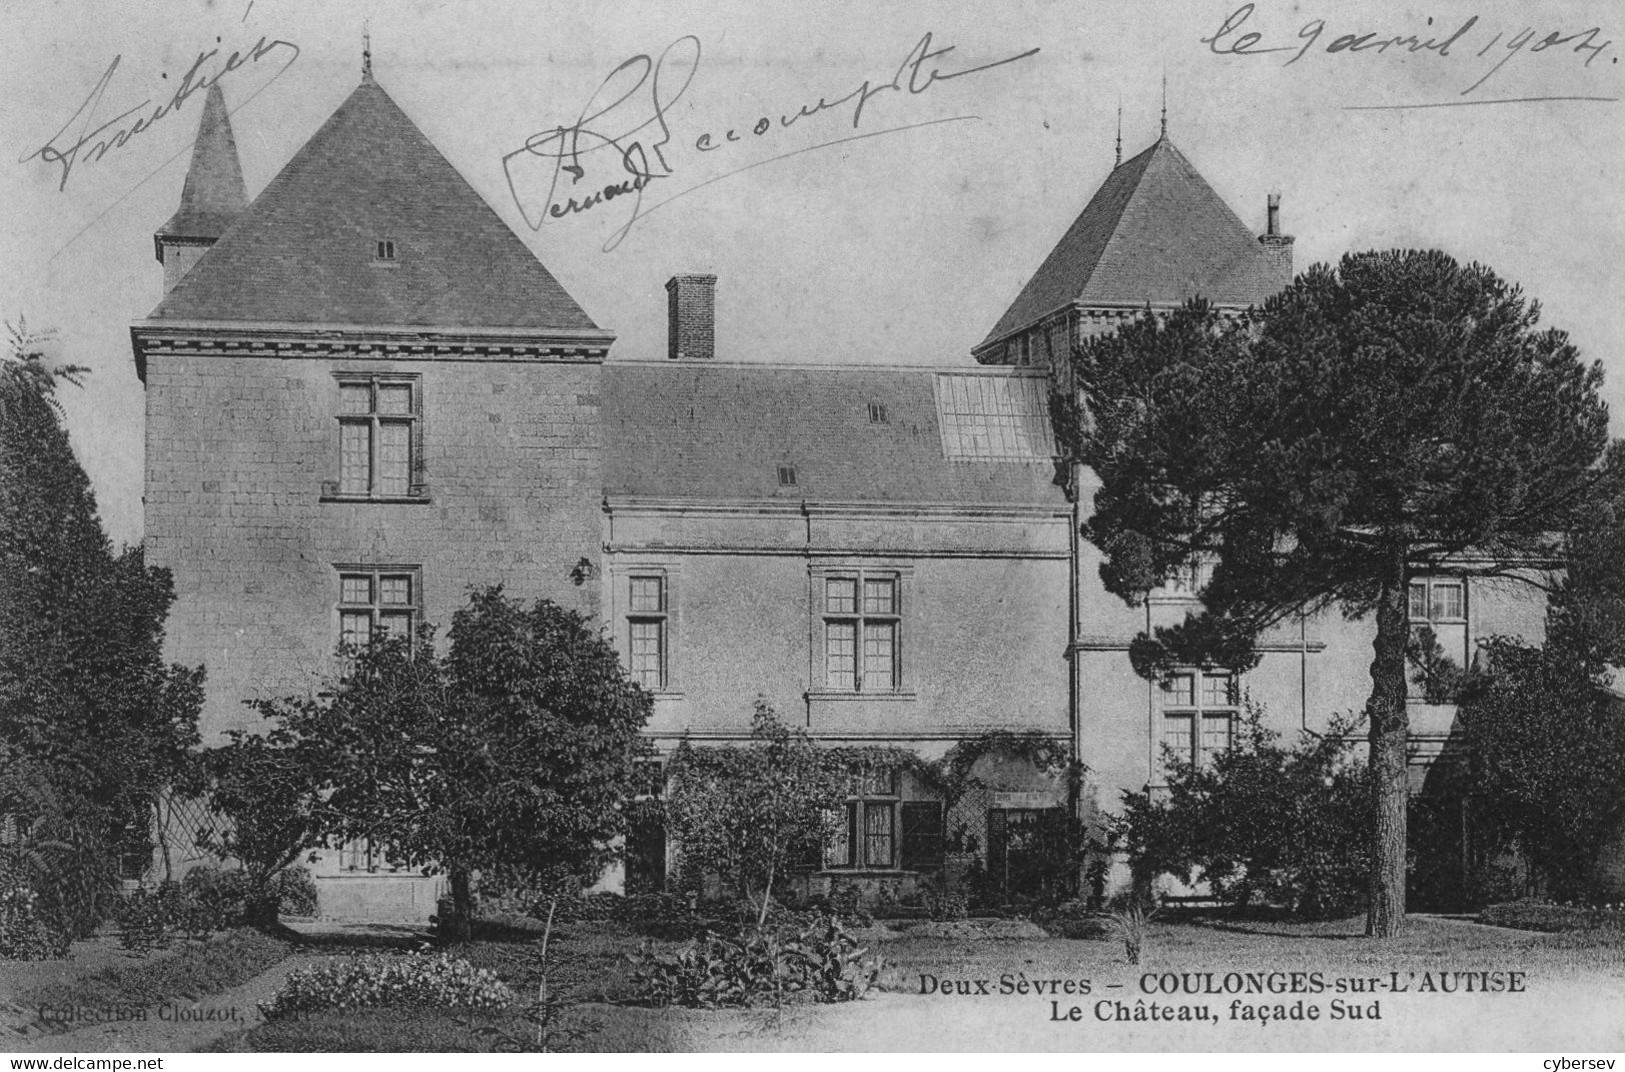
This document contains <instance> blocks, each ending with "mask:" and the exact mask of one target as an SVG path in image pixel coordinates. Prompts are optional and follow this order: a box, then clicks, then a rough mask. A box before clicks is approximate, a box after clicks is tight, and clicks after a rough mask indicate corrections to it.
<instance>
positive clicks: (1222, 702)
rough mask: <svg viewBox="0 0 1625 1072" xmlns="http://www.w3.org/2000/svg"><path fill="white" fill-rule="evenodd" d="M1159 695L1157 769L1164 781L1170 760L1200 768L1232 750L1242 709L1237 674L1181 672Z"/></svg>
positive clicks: (1176, 674)
mask: <svg viewBox="0 0 1625 1072" xmlns="http://www.w3.org/2000/svg"><path fill="white" fill-rule="evenodd" d="M1159 691H1160V696H1161V704H1160V707H1161V711H1160V714H1159V717H1160V718H1161V720H1162V734H1161V738H1162V746H1163V747H1162V748H1161V749H1160V750H1159V752H1160V754H1159V756H1158V764H1157V765H1158V767H1159V768H1160V769H1161V771H1162V774H1163V779H1164V780H1166V778H1167V775H1168V774H1169V773H1171V771H1170V764H1169V760H1170V757H1172V758H1177V759H1179V760H1183V761H1184V762H1186V763H1190V764H1192V765H1194V766H1196V767H1198V768H1201V767H1206V766H1208V765H1209V764H1211V763H1212V762H1213V759H1214V757H1216V756H1217V755H1219V754H1220V753H1221V752H1224V751H1227V750H1228V749H1229V748H1230V746H1231V743H1232V742H1233V741H1234V740H1235V731H1236V720H1237V717H1238V716H1239V714H1240V706H1241V704H1240V694H1239V692H1238V686H1237V684H1236V675H1235V674H1234V673H1232V672H1231V671H1229V670H1215V669H1209V670H1195V669H1192V670H1180V671H1177V672H1175V673H1174V675H1173V676H1172V677H1171V678H1169V679H1168V680H1167V681H1166V682H1164V683H1163V684H1162V686H1161V687H1160V690H1159Z"/></svg>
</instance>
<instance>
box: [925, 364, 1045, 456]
mask: <svg viewBox="0 0 1625 1072" xmlns="http://www.w3.org/2000/svg"><path fill="white" fill-rule="evenodd" d="M1045 382H1046V381H1044V380H1042V379H1039V378H1037V377H1032V376H1008V377H1006V376H986V375H977V376H970V375H958V374H954V373H938V374H937V385H936V386H937V418H938V423H939V424H940V425H941V428H942V454H943V457H945V458H947V459H948V460H950V461H1042V460H1047V459H1049V458H1052V457H1054V456H1055V437H1054V435H1053V434H1052V433H1051V431H1050V426H1049V400H1048V398H1047V397H1046V392H1045Z"/></svg>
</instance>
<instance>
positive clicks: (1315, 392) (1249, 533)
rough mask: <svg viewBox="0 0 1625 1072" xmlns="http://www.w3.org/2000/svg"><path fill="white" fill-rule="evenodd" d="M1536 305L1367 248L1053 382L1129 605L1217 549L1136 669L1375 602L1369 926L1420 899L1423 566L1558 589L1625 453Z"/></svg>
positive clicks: (1080, 357) (1363, 611)
mask: <svg viewBox="0 0 1625 1072" xmlns="http://www.w3.org/2000/svg"><path fill="white" fill-rule="evenodd" d="M1539 316H1540V311H1539V306H1538V304H1536V303H1534V302H1531V301H1528V300H1526V299H1525V298H1524V296H1523V295H1522V293H1521V292H1520V290H1519V289H1518V288H1517V287H1516V286H1513V285H1512V284H1509V283H1507V282H1505V281H1504V280H1502V279H1500V278H1499V277H1497V276H1496V275H1495V273H1494V272H1492V271H1490V270H1489V269H1488V268H1485V267H1482V266H1479V265H1471V266H1466V267H1463V266H1461V265H1459V264H1457V263H1456V262H1455V261H1454V260H1453V259H1451V258H1450V257H1449V256H1447V255H1445V254H1443V253H1439V252H1436V251H1391V252H1370V253H1361V254H1351V255H1348V256H1345V257H1344V258H1343V259H1342V261H1341V263H1340V264H1338V265H1337V266H1335V267H1333V266H1328V265H1317V266H1315V267H1313V268H1311V269H1309V270H1308V271H1307V272H1305V273H1304V274H1303V275H1301V276H1299V277H1298V279H1297V280H1296V281H1295V282H1293V283H1292V284H1291V285H1290V286H1289V287H1288V288H1287V289H1286V290H1284V291H1282V292H1281V293H1280V294H1278V295H1277V296H1275V297H1274V298H1272V299H1271V300H1270V301H1268V302H1267V303H1265V305H1264V306H1263V307H1262V309H1259V310H1256V311H1255V312H1254V313H1253V314H1251V315H1250V316H1249V317H1248V318H1246V319H1243V320H1241V321H1239V322H1230V323H1227V322H1225V321H1223V320H1222V319H1221V318H1220V317H1219V315H1218V313H1217V312H1216V311H1215V310H1214V309H1212V308H1211V307H1210V306H1208V305H1206V304H1205V303H1203V302H1200V301H1196V302H1192V303H1190V304H1189V305H1187V306H1186V307H1184V308H1183V309H1181V310H1179V311H1177V312H1175V313H1174V314H1172V315H1170V316H1168V317H1166V318H1157V317H1153V316H1149V315H1148V316H1147V317H1145V318H1143V319H1141V320H1139V321H1137V322H1134V323H1132V324H1130V325H1128V326H1127V327H1125V328H1124V329H1123V330H1121V331H1119V332H1117V333H1116V334H1113V335H1109V336H1103V337H1099V338H1095V339H1090V340H1086V341H1085V342H1084V343H1083V344H1082V345H1080V346H1079V347H1077V348H1076V350H1075V352H1074V353H1073V355H1072V359H1071V370H1070V371H1071V374H1072V378H1073V382H1074V383H1076V384H1078V385H1079V386H1080V390H1079V391H1078V393H1077V394H1076V395H1075V396H1068V395H1059V394H1058V395H1057V397H1056V399H1055V403H1054V412H1055V416H1056V424H1057V428H1058V431H1059V432H1060V436H1061V439H1062V441H1063V443H1064V448H1063V449H1065V450H1066V451H1067V455H1068V460H1070V461H1077V462H1081V463H1083V464H1084V465H1086V466H1088V467H1089V469H1091V470H1092V471H1093V472H1094V474H1095V475H1096V477H1097V478H1098V480H1099V486H1098V490H1096V491H1095V493H1094V513H1093V516H1092V517H1091V518H1090V520H1089V521H1088V522H1087V524H1086V526H1085V530H1084V531H1085V534H1086V535H1087V536H1088V537H1089V538H1090V539H1091V540H1092V541H1093V542H1094V543H1095V544H1096V545H1097V546H1099V547H1100V548H1101V549H1102V550H1103V551H1104V552H1105V561H1104V564H1103V565H1102V567H1101V575H1102V579H1103V580H1104V582H1105V584H1106V586H1107V588H1108V589H1109V590H1110V591H1112V592H1113V593H1115V594H1117V595H1119V596H1120V597H1123V598H1125V599H1128V600H1131V601H1135V600H1138V599H1140V598H1142V597H1143V594H1144V593H1145V592H1146V590H1147V589H1149V588H1152V587H1154V586H1156V585H1157V584H1158V583H1160V582H1161V580H1162V579H1163V578H1165V577H1167V576H1170V575H1171V574H1172V573H1173V571H1175V570H1176V569H1178V568H1180V567H1182V566H1184V565H1186V564H1188V563H1189V561H1190V560H1191V558H1192V557H1193V556H1211V557H1212V558H1213V559H1214V560H1215V562H1216V566H1215V569H1214V572H1213V576H1212V580H1211V582H1210V583H1209V584H1208V586H1207V587H1206V589H1205V590H1204V591H1203V592H1202V593H1201V598H1202V610H1201V612H1200V613H1196V614H1192V615H1190V616H1189V617H1187V619H1186V620H1185V621H1184V622H1183V623H1181V624H1179V625H1177V626H1174V627H1171V628H1167V629H1159V630H1157V631H1156V634H1155V635H1154V636H1142V637H1140V638H1139V639H1138V640H1137V641H1136V643H1135V646H1134V649H1133V651H1132V652H1131V655H1132V657H1133V659H1134V662H1135V666H1136V669H1138V670H1139V671H1140V672H1141V673H1143V674H1145V675H1146V676H1148V677H1162V676H1166V675H1167V674H1168V673H1169V672H1170V671H1171V669H1172V668H1173V667H1174V666H1176V665H1181V664H1187V665H1188V664H1191V663H1217V664H1221V665H1227V666H1231V667H1235V668H1237V669H1246V668H1247V667H1249V666H1251V665H1253V664H1254V663H1256V661H1257V655H1256V652H1255V651H1254V647H1253V643H1254V640H1255V638H1257V637H1258V636H1259V634H1260V633H1261V632H1263V631H1264V630H1265V629H1268V628H1270V627H1271V626H1273V625H1275V624H1276V623H1278V622H1281V621H1283V620H1285V619H1287V618H1289V617H1294V616H1296V615H1298V614H1300V613H1316V612H1319V611H1322V610H1326V609H1328V608H1332V607H1337V608H1340V609H1341V610H1342V611H1343V612H1344V613H1345V614H1347V615H1349V616H1350V617H1353V618H1365V617H1370V618H1374V619H1375V622H1376V636H1375V640H1374V657H1373V660H1372V663H1371V678H1372V690H1371V695H1370V699H1369V701H1368V703H1367V707H1366V715H1367V718H1368V719H1369V734H1370V744H1371V749H1370V762H1371V770H1372V774H1373V782H1374V789H1373V794H1374V806H1375V830H1376V834H1375V844H1374V846H1373V849H1374V851H1373V853H1372V859H1373V864H1372V868H1373V870H1372V875H1371V891H1370V901H1369V906H1368V919H1367V929H1368V932H1369V933H1371V934H1373V935H1377V936H1389V935H1392V934H1395V933H1397V931H1398V929H1399V927H1400V924H1401V921H1402V919H1403V915H1404V904H1405V853H1406V840H1405V839H1406V833H1405V823H1406V800H1407V795H1406V739H1407V733H1408V722H1407V714H1406V691H1407V686H1406V673H1405V659H1406V646H1407V641H1408V639H1409V626H1408V620H1407V613H1408V606H1407V593H1408V586H1409V582H1410V579H1411V578H1412V577H1413V576H1417V575H1421V574H1426V573H1428V572H1430V571H1434V570H1437V569H1439V568H1441V567H1443V566H1446V565H1448V566H1449V567H1450V569H1451V571H1452V572H1455V573H1465V574H1469V575H1479V576H1485V575H1493V576H1500V577H1513V578H1518V579H1522V580H1526V581H1529V582H1531V583H1532V584H1535V585H1540V586H1549V585H1550V584H1551V583H1552V582H1551V576H1552V574H1551V572H1550V568H1551V567H1553V566H1555V565H1559V564H1560V563H1561V560H1562V557H1563V552H1564V548H1565V540H1564V536H1565V533H1566V532H1568V531H1569V530H1573V529H1576V528H1578V527H1580V526H1582V525H1584V524H1585V523H1586V521H1587V519H1588V518H1589V517H1590V515H1591V514H1592V513H1593V512H1595V510H1596V509H1597V508H1598V507H1599V505H1600V504H1602V503H1605V502H1608V501H1612V500H1613V498H1614V492H1613V489H1615V488H1617V487H1618V486H1619V483H1620V479H1619V477H1620V472H1621V470H1622V469H1625V465H1622V464H1621V463H1622V462H1625V454H1622V453H1621V452H1620V451H1619V450H1617V449H1615V450H1610V448H1609V440H1608V412H1607V408H1606V406H1605V405H1604V404H1603V402H1602V401H1601V399H1600V398H1599V396H1598V389H1599V387H1600V385H1601V381H1602V370H1601V367H1600V365H1596V364H1591V365H1587V364H1586V363H1584V362H1583V361H1582V360H1581V358H1580V354H1579V352H1578V351H1577V350H1576V348H1575V347H1574V346H1573V345H1572V344H1571V343H1570V342H1569V340H1568V338H1567V336H1566V335H1565V334H1564V333H1563V332H1561V331H1557V330H1553V329H1541V328H1540V327H1539V326H1538V322H1539ZM1085 493H1086V492H1085Z"/></svg>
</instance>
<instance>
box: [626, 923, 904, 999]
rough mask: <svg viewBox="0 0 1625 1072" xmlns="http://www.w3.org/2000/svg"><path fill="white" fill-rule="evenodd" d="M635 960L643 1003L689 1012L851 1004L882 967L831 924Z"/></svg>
mask: <svg viewBox="0 0 1625 1072" xmlns="http://www.w3.org/2000/svg"><path fill="white" fill-rule="evenodd" d="M632 960H633V963H634V965H635V966H636V972H635V975H634V979H635V981H636V986H637V993H638V997H639V999H640V1000H642V1001H645V1002H648V1003H649V1004H651V1005H683V1006H687V1007H690V1008H721V1007H727V1006H734V1007H743V1006H750V1005H755V1004H757V1003H758V1002H760V1001H764V1000H768V1001H771V1003H772V1004H775V1005H777V1004H780V1003H782V1002H783V1001H784V1000H785V999H786V998H787V997H791V996H794V995H807V996H810V997H812V998H813V1000H815V1001H819V1002H841V1001H856V1000H857V999H858V998H861V997H863V996H864V995H865V994H867V993H868V992H869V991H870V990H871V989H872V988H873V987H874V985H875V980H876V979H877V978H878V976H879V974H880V959H879V958H878V957H869V956H868V955H867V950H865V949H862V948H859V946H858V940H857V939H856V938H854V937H853V936H852V935H851V933H849V932H848V931H847V930H846V929H845V928H844V927H842V926H841V924H840V921H839V920H837V919H835V918H833V917H823V918H821V919H819V920H817V921H815V922H814V923H813V924H812V925H810V926H808V927H806V928H805V929H799V930H798V929H791V930H790V931H789V932H788V933H786V931H785V930H783V929H774V928H766V929H762V930H758V931H755V932H754V933H751V934H749V935H747V936H744V937H741V938H738V939H734V938H727V937H724V936H722V935H719V934H706V935H704V936H702V937H701V938H698V939H695V940H694V941H691V942H689V943H687V944H686V945H684V946H682V947H681V948H679V949H677V950H676V951H674V952H670V953H662V952H656V951H653V950H649V949H644V950H642V951H641V952H639V953H637V954H635V955H634V956H633V958H632Z"/></svg>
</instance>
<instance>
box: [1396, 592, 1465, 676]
mask: <svg viewBox="0 0 1625 1072" xmlns="http://www.w3.org/2000/svg"><path fill="white" fill-rule="evenodd" d="M1409 597H1410V598H1409V600H1408V601H1407V607H1406V610H1407V617H1408V619H1409V622H1410V632H1411V636H1412V637H1417V636H1418V634H1420V633H1421V632H1422V630H1424V629H1427V630H1431V631H1432V633H1433V639H1434V641H1435V642H1437V643H1438V645H1439V651H1440V652H1442V653H1443V654H1444V656H1445V657H1446V658H1448V659H1449V660H1450V661H1451V662H1452V663H1454V664H1455V665H1456V666H1459V667H1466V666H1467V665H1468V661H1469V659H1470V657H1471V654H1470V648H1469V640H1470V638H1469V636H1468V634H1467V580H1466V578H1464V577H1460V576H1455V577H1451V576H1437V577H1416V578H1412V580H1411V582H1410V591H1409ZM1411 669H1412V670H1415V669H1416V665H1415V664H1414V663H1413V664H1412V667H1411ZM1406 678H1407V689H1408V691H1409V695H1410V696H1411V698H1412V699H1422V698H1425V697H1426V696H1427V692H1428V688H1427V685H1426V683H1425V682H1423V681H1418V680H1416V675H1415V674H1414V673H1407V675H1406Z"/></svg>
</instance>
